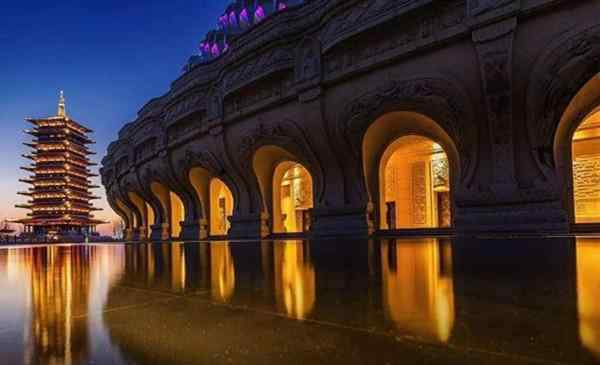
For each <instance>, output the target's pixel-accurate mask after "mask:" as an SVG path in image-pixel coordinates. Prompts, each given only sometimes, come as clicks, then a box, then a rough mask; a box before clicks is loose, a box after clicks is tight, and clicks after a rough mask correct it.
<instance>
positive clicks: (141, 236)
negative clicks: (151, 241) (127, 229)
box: [133, 226, 148, 241]
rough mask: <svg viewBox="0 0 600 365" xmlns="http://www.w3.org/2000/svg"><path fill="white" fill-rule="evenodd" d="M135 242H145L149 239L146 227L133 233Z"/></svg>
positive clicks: (139, 228)
mask: <svg viewBox="0 0 600 365" xmlns="http://www.w3.org/2000/svg"><path fill="white" fill-rule="evenodd" d="M133 236H134V239H133V241H145V240H147V239H148V229H147V228H146V227H142V226H140V227H138V228H136V229H134V231H133Z"/></svg>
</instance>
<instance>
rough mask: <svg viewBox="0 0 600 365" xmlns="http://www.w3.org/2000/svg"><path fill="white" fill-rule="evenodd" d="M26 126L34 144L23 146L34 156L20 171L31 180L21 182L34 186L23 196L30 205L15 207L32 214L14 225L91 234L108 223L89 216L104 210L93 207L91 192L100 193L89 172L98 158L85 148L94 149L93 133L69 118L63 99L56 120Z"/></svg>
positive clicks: (39, 121)
mask: <svg viewBox="0 0 600 365" xmlns="http://www.w3.org/2000/svg"><path fill="white" fill-rule="evenodd" d="M27 121H28V122H30V123H32V124H34V125H35V127H34V128H33V129H27V130H25V133H26V134H29V135H31V136H32V137H33V139H32V140H31V141H28V142H25V143H24V144H25V145H26V146H28V147H30V148H32V151H31V152H29V153H27V154H24V155H23V157H24V158H26V159H28V160H30V161H31V163H30V164H29V165H27V166H23V167H21V169H23V170H25V171H28V172H30V173H32V175H31V176H28V177H27V178H23V179H20V180H19V181H21V182H23V183H26V184H29V185H30V187H29V189H28V190H26V191H20V192H19V194H20V195H24V196H27V197H29V198H30V199H29V201H27V202H26V203H25V204H19V205H17V207H19V208H24V209H28V210H30V213H28V214H27V218H25V219H21V220H19V221H16V222H18V223H22V224H24V225H26V227H36V230H34V231H35V232H37V233H40V232H44V231H46V232H48V231H52V232H56V231H57V230H58V231H60V230H63V229H64V230H65V231H70V230H72V229H73V227H82V228H85V227H88V228H92V227H93V226H95V225H97V224H102V223H104V222H102V221H100V220H97V219H94V217H93V216H92V215H91V212H94V211H98V210H100V209H98V208H94V206H93V205H92V203H91V201H92V200H96V199H99V198H98V197H97V196H95V195H93V194H92V193H91V192H90V190H91V189H94V188H97V187H98V186H96V185H92V182H91V180H90V178H91V177H95V176H98V175H97V174H95V173H93V172H92V171H91V169H90V167H91V166H95V165H96V164H95V163H92V162H91V161H90V159H89V156H90V155H93V154H94V152H93V151H91V150H90V149H89V148H87V147H86V146H87V145H89V144H93V143H94V141H93V140H92V139H90V138H89V137H88V135H87V134H88V133H90V132H92V130H91V129H89V128H86V127H84V126H83V125H81V124H79V123H77V122H76V121H74V120H72V119H70V118H69V117H68V116H67V115H66V113H65V104H64V97H63V96H62V94H61V98H60V101H59V106H58V114H57V116H55V117H47V118H39V119H34V118H28V119H27ZM38 228H39V229H38Z"/></svg>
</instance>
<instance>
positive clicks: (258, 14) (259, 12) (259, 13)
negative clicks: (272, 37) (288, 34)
mask: <svg viewBox="0 0 600 365" xmlns="http://www.w3.org/2000/svg"><path fill="white" fill-rule="evenodd" d="M264 18H265V9H264V8H263V7H262V5H259V6H258V8H256V11H254V22H255V23H258V22H260V21H262V20H263V19H264Z"/></svg>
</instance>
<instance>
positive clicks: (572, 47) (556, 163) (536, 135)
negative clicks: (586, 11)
mask: <svg viewBox="0 0 600 365" xmlns="http://www.w3.org/2000/svg"><path fill="white" fill-rule="evenodd" d="M599 64H600V26H599V25H597V24H593V25H586V26H583V27H579V28H578V29H574V30H572V31H570V32H567V33H565V34H564V35H562V36H561V37H558V38H557V39H556V40H555V41H554V42H553V43H552V44H551V45H550V46H549V47H548V48H547V49H546V50H545V51H544V52H542V53H541V54H540V55H539V57H538V59H537V61H536V63H535V65H534V68H533V72H532V75H531V78H530V80H529V84H528V88H527V105H528V109H527V131H528V137H529V140H530V145H531V154H532V156H533V160H534V161H535V163H536V166H537V167H538V168H539V170H540V172H541V173H542V176H543V178H541V179H540V180H539V181H537V182H536V183H537V185H539V186H549V187H550V188H551V189H552V190H553V193H554V194H555V195H552V196H555V199H557V200H558V199H560V200H561V202H562V206H563V209H564V210H565V212H566V214H567V217H568V220H569V222H571V223H574V222H575V204H574V186H573V185H574V184H573V175H574V173H573V164H572V161H573V156H572V149H571V147H572V140H573V136H574V134H575V131H576V130H577V128H578V127H579V125H580V124H581V123H582V121H583V120H584V119H585V118H586V117H587V116H588V115H590V114H591V113H592V112H593V111H594V110H595V109H596V108H597V107H598V106H599V105H600V76H599V75H598V73H599V72H600V66H598V65H599ZM547 189H548V188H547Z"/></svg>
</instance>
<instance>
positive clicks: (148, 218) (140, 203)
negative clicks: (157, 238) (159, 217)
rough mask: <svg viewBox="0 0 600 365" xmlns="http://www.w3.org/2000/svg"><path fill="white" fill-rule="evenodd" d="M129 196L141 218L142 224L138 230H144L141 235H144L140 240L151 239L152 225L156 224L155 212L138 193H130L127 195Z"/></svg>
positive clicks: (140, 223)
mask: <svg viewBox="0 0 600 365" xmlns="http://www.w3.org/2000/svg"><path fill="white" fill-rule="evenodd" d="M127 196H128V197H129V200H130V201H131V202H132V203H133V205H135V208H136V209H137V210H138V212H139V215H140V217H141V222H139V226H138V227H137V228H143V229H144V231H143V232H142V231H140V234H142V236H141V237H140V238H141V239H147V238H148V237H150V233H151V231H152V225H153V224H154V210H153V209H152V208H151V207H150V204H148V203H147V202H146V201H144V199H142V197H140V196H139V195H138V194H137V193H135V192H129V193H127Z"/></svg>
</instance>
